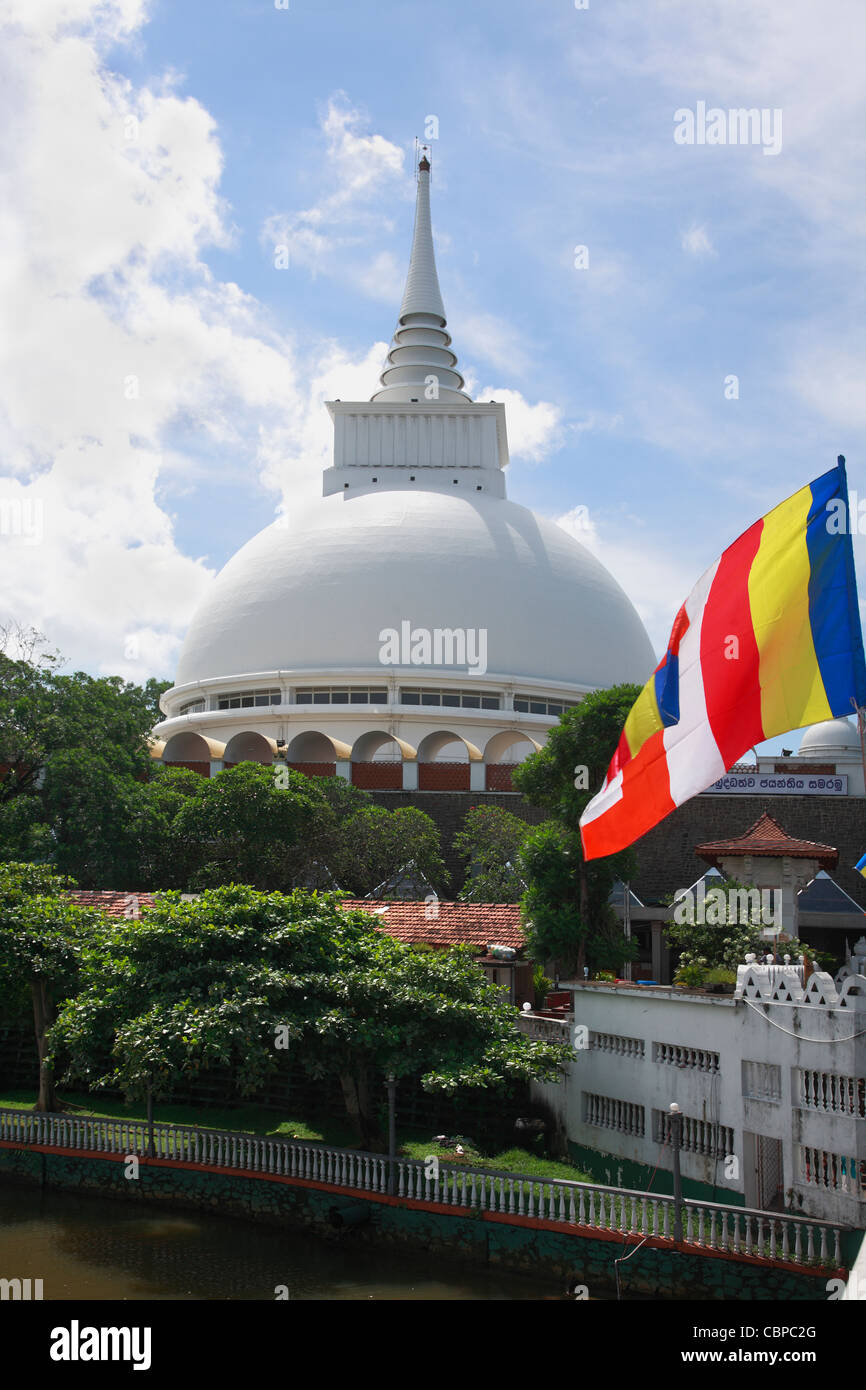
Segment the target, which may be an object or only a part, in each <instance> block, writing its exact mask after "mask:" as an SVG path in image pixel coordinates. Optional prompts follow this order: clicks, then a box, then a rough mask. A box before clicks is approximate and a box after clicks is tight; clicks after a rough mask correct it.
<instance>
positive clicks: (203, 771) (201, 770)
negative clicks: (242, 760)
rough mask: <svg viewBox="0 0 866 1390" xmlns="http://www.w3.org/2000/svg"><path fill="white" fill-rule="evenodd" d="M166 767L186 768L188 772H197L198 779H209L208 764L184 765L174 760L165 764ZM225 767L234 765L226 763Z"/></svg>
mask: <svg viewBox="0 0 866 1390" xmlns="http://www.w3.org/2000/svg"><path fill="white" fill-rule="evenodd" d="M166 767H188V768H189V770H190V772H197V773H198V774H199V776H200V777H210V763H185V762H180V761H179V760H177V759H175V760H173V761H172V762H170V763H166ZM226 767H234V763H226Z"/></svg>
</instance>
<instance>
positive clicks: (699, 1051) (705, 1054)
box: [653, 1042, 719, 1072]
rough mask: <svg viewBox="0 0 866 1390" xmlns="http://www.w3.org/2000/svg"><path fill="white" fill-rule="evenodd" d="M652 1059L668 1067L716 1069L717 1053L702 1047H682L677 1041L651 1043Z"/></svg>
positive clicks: (717, 1066)
mask: <svg viewBox="0 0 866 1390" xmlns="http://www.w3.org/2000/svg"><path fill="white" fill-rule="evenodd" d="M653 1061H654V1062H660V1063H662V1064H663V1065H665V1066H669V1067H689V1068H691V1069H692V1070H693V1071H709V1072H713V1071H718V1070H719V1054H718V1052H709V1051H707V1049H706V1048H704V1047H683V1046H681V1045H680V1044H679V1043H665V1042H654V1043H653Z"/></svg>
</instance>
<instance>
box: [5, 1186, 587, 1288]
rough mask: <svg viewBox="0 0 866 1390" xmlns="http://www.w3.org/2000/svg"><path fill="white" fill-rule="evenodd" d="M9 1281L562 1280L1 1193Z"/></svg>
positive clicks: (259, 1229) (273, 1231) (129, 1208)
mask: <svg viewBox="0 0 866 1390" xmlns="http://www.w3.org/2000/svg"><path fill="white" fill-rule="evenodd" d="M0 1278H7V1279H12V1278H18V1279H28V1278H29V1279H41V1280H42V1281H43V1293H44V1297H45V1299H46V1300H47V1299H132V1300H137V1299H273V1298H274V1297H275V1292H274V1291H275V1289H276V1288H277V1286H278V1285H285V1286H286V1287H287V1288H288V1292H289V1297H290V1298H292V1299H538V1298H549V1297H551V1296H553V1297H555V1296H556V1295H557V1294H559V1293H560V1292H561V1290H560V1286H559V1285H560V1281H557V1280H556V1279H554V1278H548V1279H539V1278H536V1277H535V1276H529V1275H525V1276H524V1275H517V1274H509V1273H505V1272H501V1271H488V1270H486V1269H483V1268H477V1269H476V1268H470V1269H467V1268H464V1267H463V1266H462V1265H460V1264H458V1263H456V1262H451V1261H446V1260H441V1259H436V1258H433V1257H430V1256H427V1255H425V1254H424V1253H423V1252H417V1253H415V1252H405V1251H395V1252H392V1251H387V1250H378V1249H373V1248H370V1247H365V1246H363V1245H360V1244H359V1243H357V1242H356V1241H354V1240H353V1237H352V1233H351V1232H349V1233H348V1234H346V1235H341V1236H340V1238H339V1240H329V1239H326V1238H322V1237H318V1236H313V1235H308V1234H307V1233H306V1232H305V1231H298V1230H293V1229H292V1228H291V1227H278V1226H274V1225H265V1224H261V1225H259V1224H255V1223H253V1222H248V1221H243V1220H238V1219H235V1218H228V1217H225V1218H223V1217H218V1216H210V1215H208V1214H204V1213H203V1214H201V1215H199V1214H198V1213H194V1214H190V1213H189V1212H183V1213H177V1214H175V1213H174V1212H164V1211H159V1212H154V1211H153V1209H152V1208H146V1207H144V1206H143V1205H141V1204H139V1203H125V1202H121V1201H117V1200H113V1199H106V1200H102V1199H101V1198H99V1197H96V1196H92V1195H87V1196H79V1195H77V1194H74V1193H68V1192H57V1191H40V1190H38V1189H36V1188H29V1187H25V1186H20V1187H19V1186H14V1185H9V1186H3V1185H0Z"/></svg>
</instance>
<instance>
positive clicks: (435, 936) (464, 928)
mask: <svg viewBox="0 0 866 1390" xmlns="http://www.w3.org/2000/svg"><path fill="white" fill-rule="evenodd" d="M341 906H342V907H343V908H344V909H346V910H347V911H348V910H349V909H350V908H360V910H361V911H362V912H367V913H369V914H370V915H371V916H374V915H375V916H376V918H377V922H378V924H379V925H380V926H381V927H382V929H383V930H384V931H386V932H387V933H388V935H389V936H393V937H396V939H397V940H398V941H409V942H419V941H426V942H427V943H428V944H429V945H430V946H457V945H460V944H465V945H467V946H473V947H480V948H481V949H482V950H485V951H486V949H487V947H488V946H491V945H494V944H495V945H497V946H512V947H513V948H514V950H515V951H522V950H523V948H524V946H525V945H526V934H525V932H524V930H523V926H522V924H521V921H520V907H519V905H518V904H517V903H452V902H442V901H438V902H436V901H434V902H429V903H428V902H396V901H395V902H387V903H379V902H370V901H369V900H368V899H366V898H364V899H358V898H344V899H343V902H342V903H341ZM383 909H384V911H383ZM434 909H435V911H436V916H435V917H433V916H432V915H431V914H432V911H433V910H434Z"/></svg>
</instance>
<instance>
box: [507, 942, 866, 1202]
mask: <svg viewBox="0 0 866 1390" xmlns="http://www.w3.org/2000/svg"><path fill="white" fill-rule="evenodd" d="M561 988H563V989H569V990H571V991H572V993H573V1015H572V1017H571V1018H570V1019H569V1020H568V1021H567V1022H566V1021H563V1022H561V1021H559V1020H556V1019H546V1018H542V1017H539V1016H535V1015H525V1016H524V1017H523V1018H522V1019H521V1021H520V1023H521V1027H522V1028H524V1029H525V1030H526V1031H528V1032H530V1033H532V1034H533V1035H535V1036H539V1037H547V1038H551V1037H556V1036H559V1037H561V1038H562V1039H563V1040H565V1038H566V1037H567V1038H568V1040H569V1041H570V1042H571V1043H572V1044H574V1043H576V1044H577V1046H576V1048H575V1050H574V1052H573V1060H572V1061H570V1062H569V1064H568V1072H567V1076H566V1078H565V1079H564V1081H563V1082H561V1083H559V1084H546V1085H536V1084H534V1085H533V1092H534V1094H535V1095H536V1097H537V1098H538V1099H541V1100H543V1101H544V1103H545V1104H546V1105H547V1106H549V1107H550V1108H551V1109H552V1110H553V1111H554V1113H555V1115H556V1116H557V1119H558V1122H559V1125H560V1126H561V1129H562V1131H563V1133H564V1136H565V1138H566V1139H567V1141H568V1145H569V1148H570V1151H571V1153H572V1154H573V1156H574V1157H575V1158H576V1159H577V1161H578V1162H581V1163H583V1164H586V1165H588V1166H590V1167H591V1168H592V1170H593V1172H594V1174H595V1175H596V1176H597V1177H601V1178H602V1179H604V1180H609V1181H610V1182H611V1183H613V1184H615V1185H619V1184H622V1185H625V1186H629V1187H646V1186H647V1184H648V1182H649V1181H650V1176H651V1174H653V1172H654V1170H655V1169H656V1166H657V1165H658V1172H657V1173H656V1175H655V1178H654V1190H656V1191H667V1192H669V1191H670V1190H671V1188H670V1173H671V1169H672V1154H671V1146H670V1141H669V1132H670V1131H669V1125H670V1120H669V1115H670V1106H671V1104H672V1103H676V1104H677V1105H678V1106H679V1107H680V1110H681V1111H682V1112H683V1116H684V1119H683V1144H682V1150H681V1166H682V1173H683V1179H684V1187H685V1190H686V1195H692V1196H698V1197H706V1198H711V1197H713V1196H715V1197H716V1198H717V1199H718V1200H725V1201H730V1200H732V1197H733V1194H739V1195H740V1197H741V1198H742V1199H743V1200H744V1203H745V1205H746V1206H747V1207H753V1208H771V1209H780V1208H781V1207H782V1206H785V1207H788V1209H791V1210H794V1211H797V1212H803V1213H804V1214H805V1215H808V1216H814V1217H817V1218H819V1219H823V1220H828V1221H834V1222H839V1223H841V1224H844V1225H849V1226H852V1227H856V1228H861V1227H864V1226H866V1081H864V1076H866V1068H864V1062H866V938H864V937H861V938H860V940H859V941H858V942H857V943H856V945H855V947H854V950H853V952H852V956H851V960H850V963H849V965H847V966H845V967H844V968H843V969H842V970H841V971H840V972H839V974H838V975H837V976H836V978H835V980H834V979H833V978H832V977H831V976H830V975H828V974H825V973H823V972H820V971H815V972H813V973H812V974H811V975H810V976H809V977H808V978H807V979H806V981H805V984H804V981H803V968H802V965H797V964H793V963H792V964H790V965H771V964H762V963H761V962H759V961H757V960H756V959H755V958H754V957H749V958H747V963H746V964H745V965H743V966H741V967H740V969H739V971H738V978H737V986H736V990H735V993H734V994H733V995H728V996H726V995H708V994H700V993H697V992H694V991H689V990H687V989H673V988H659V987H652V988H646V987H644V988H641V987H639V986H637V985H628V986H627V985H604V984H600V983H586V984H584V983H581V984H573V983H572V984H568V985H563V986H561ZM575 1029H578V1032H577V1033H575ZM734 1200H736V1198H734Z"/></svg>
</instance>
